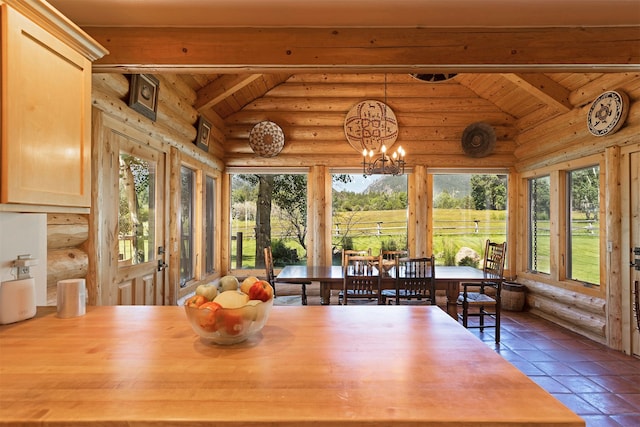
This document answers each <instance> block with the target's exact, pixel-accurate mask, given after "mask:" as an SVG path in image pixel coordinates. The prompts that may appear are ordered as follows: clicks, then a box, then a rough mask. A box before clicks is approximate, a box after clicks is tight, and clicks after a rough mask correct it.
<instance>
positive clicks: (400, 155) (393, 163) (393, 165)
mask: <svg viewBox="0 0 640 427" xmlns="http://www.w3.org/2000/svg"><path fill="white" fill-rule="evenodd" d="M374 155H375V153H374V152H373V150H369V151H368V152H367V149H366V148H365V149H364V150H362V174H363V175H364V176H367V175H374V174H382V175H403V174H404V155H405V152H404V149H403V148H402V147H398V149H397V150H396V151H395V152H394V153H393V154H392V155H391V156H388V155H387V146H386V145H383V146H382V148H381V149H380V155H379V156H378V157H374Z"/></svg>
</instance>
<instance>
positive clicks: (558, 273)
mask: <svg viewBox="0 0 640 427" xmlns="http://www.w3.org/2000/svg"><path fill="white" fill-rule="evenodd" d="M604 162H605V159H604V153H598V154H594V155H590V156H585V157H583V158H580V159H575V160H572V161H565V162H560V163H557V164H554V165H550V166H544V167H540V168H537V169H531V170H528V171H524V172H521V173H520V180H521V184H520V189H521V191H520V195H519V200H520V205H519V212H518V224H519V227H524V229H521V230H519V232H518V235H519V236H520V237H521V238H520V239H518V242H517V244H518V250H519V251H520V253H522V254H523V255H524V256H523V257H522V258H520V260H519V265H518V271H517V275H518V277H520V278H523V279H528V280H532V281H536V282H541V283H545V284H549V285H553V286H558V287H561V288H564V289H567V290H571V291H576V292H579V293H582V294H586V295H592V296H598V297H604V296H605V295H606V280H605V274H606V273H605V271H604V268H603V266H604V265H605V255H606V254H605V251H604V246H605V237H606V230H605V222H606V221H604V220H603V219H604V218H605V198H604V191H603V189H604V185H605V176H604V171H605V164H604ZM595 165H598V166H599V168H600V186H599V205H600V206H599V216H600V224H599V233H600V239H599V240H600V242H599V245H600V256H599V262H600V285H596V286H594V285H591V284H585V282H581V281H579V280H573V279H571V278H569V277H567V270H566V260H567V257H568V255H569V252H568V250H569V249H568V247H567V239H566V234H567V233H566V230H567V227H568V221H567V211H568V210H569V209H570V205H569V204H568V203H567V200H568V197H569V196H568V194H567V179H568V178H567V176H568V172H570V171H573V170H578V169H582V168H585V167H589V166H595ZM544 175H549V176H550V189H549V195H550V196H549V197H550V218H551V222H550V228H551V236H552V237H553V236H558V238H556V239H553V238H552V239H551V242H550V245H551V248H550V258H551V259H550V269H551V271H550V274H549V275H546V274H536V273H533V272H531V271H528V268H527V264H528V257H529V255H528V253H529V249H528V241H526V239H525V237H526V234H525V233H528V228H529V225H528V219H527V215H528V201H527V200H528V197H529V189H528V186H527V181H528V180H529V179H531V178H535V177H540V176H544Z"/></svg>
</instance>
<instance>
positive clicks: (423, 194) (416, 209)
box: [408, 165, 432, 257]
mask: <svg viewBox="0 0 640 427" xmlns="http://www.w3.org/2000/svg"><path fill="white" fill-rule="evenodd" d="M408 184H409V186H408V187H409V188H408V199H409V224H408V233H409V241H408V249H409V253H410V254H411V256H416V257H428V256H431V251H432V249H431V247H430V244H429V242H430V240H429V237H428V236H429V222H428V220H429V216H430V215H431V205H432V203H431V200H432V199H431V195H432V193H431V191H432V190H431V188H430V187H429V175H428V174H427V168H426V166H424V165H416V166H414V167H413V169H412V171H411V173H410V174H409V176H408Z"/></svg>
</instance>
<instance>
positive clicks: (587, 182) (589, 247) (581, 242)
mask: <svg viewBox="0 0 640 427" xmlns="http://www.w3.org/2000/svg"><path fill="white" fill-rule="evenodd" d="M567 187H568V191H567V195H568V198H569V200H568V206H570V209H569V210H568V215H569V221H568V223H569V224H570V226H569V228H568V230H567V232H568V233H567V234H568V239H567V240H568V242H567V250H568V253H569V256H568V258H569V262H568V263H567V277H568V278H570V279H573V280H579V281H581V282H586V283H589V284H596V285H597V284H599V283H600V217H599V214H600V167H599V166H591V167H588V168H584V169H578V170H574V171H570V172H569V173H568V174H567Z"/></svg>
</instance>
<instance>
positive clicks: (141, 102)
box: [129, 74, 160, 122]
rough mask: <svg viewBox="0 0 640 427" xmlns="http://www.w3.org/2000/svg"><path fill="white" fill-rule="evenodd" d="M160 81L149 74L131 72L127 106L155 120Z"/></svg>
mask: <svg viewBox="0 0 640 427" xmlns="http://www.w3.org/2000/svg"><path fill="white" fill-rule="evenodd" d="M159 87H160V82H159V81H158V79H156V78H155V77H154V76H152V75H150V74H132V75H131V88H130V90H129V107H131V108H133V109H134V110H136V111H137V112H138V113H140V114H142V115H143V116H145V117H148V118H149V119H151V120H153V121H154V122H155V121H156V114H157V111H158V89H159Z"/></svg>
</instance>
